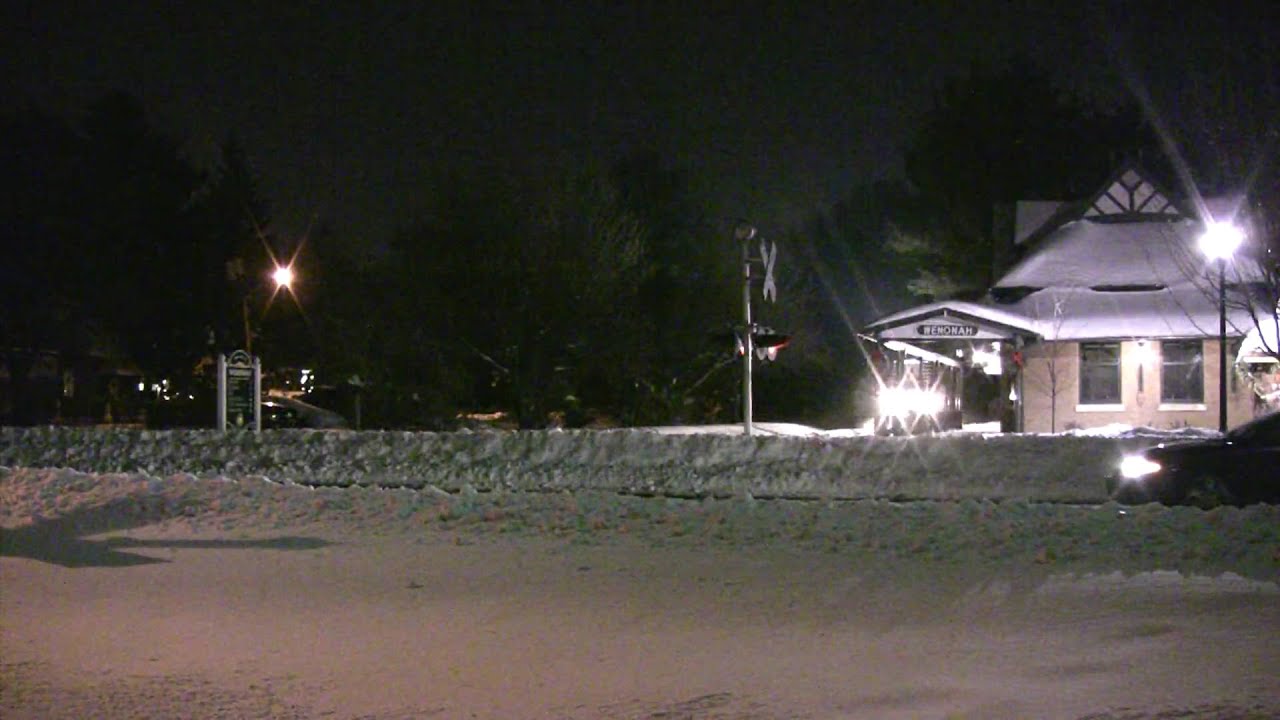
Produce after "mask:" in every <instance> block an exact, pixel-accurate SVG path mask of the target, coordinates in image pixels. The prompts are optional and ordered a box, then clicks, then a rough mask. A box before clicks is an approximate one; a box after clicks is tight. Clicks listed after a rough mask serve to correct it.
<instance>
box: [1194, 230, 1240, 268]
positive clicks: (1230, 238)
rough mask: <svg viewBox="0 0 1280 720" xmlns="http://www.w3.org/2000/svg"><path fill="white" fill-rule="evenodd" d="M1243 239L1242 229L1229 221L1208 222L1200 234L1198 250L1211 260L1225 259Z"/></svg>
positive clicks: (1233, 252)
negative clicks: (1207, 225)
mask: <svg viewBox="0 0 1280 720" xmlns="http://www.w3.org/2000/svg"><path fill="white" fill-rule="evenodd" d="M1243 241H1244V231H1243V230H1241V229H1240V228H1238V227H1236V226H1235V225H1232V224H1231V223H1210V224H1209V227H1208V228H1206V229H1205V231H1204V234H1203V235H1201V236H1200V250H1201V251H1202V252H1203V253H1204V254H1205V255H1207V256H1208V257H1209V258H1210V259H1211V260H1226V259H1227V258H1229V257H1231V256H1232V255H1233V254H1235V251H1236V248H1238V247H1240V243H1241V242H1243Z"/></svg>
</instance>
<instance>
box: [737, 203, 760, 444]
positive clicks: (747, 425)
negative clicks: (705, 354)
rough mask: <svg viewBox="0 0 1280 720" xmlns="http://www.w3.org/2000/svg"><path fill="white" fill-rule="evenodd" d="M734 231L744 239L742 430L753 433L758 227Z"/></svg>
mask: <svg viewBox="0 0 1280 720" xmlns="http://www.w3.org/2000/svg"><path fill="white" fill-rule="evenodd" d="M733 232H734V236H735V237H737V238H738V239H739V240H741V241H742V430H743V432H744V433H746V434H747V435H751V353H752V351H753V348H752V345H753V343H752V338H751V239H752V238H754V237H755V236H756V229H755V228H754V227H751V226H750V225H747V224H745V223H739V224H738V226H737V228H735V229H734V231H733Z"/></svg>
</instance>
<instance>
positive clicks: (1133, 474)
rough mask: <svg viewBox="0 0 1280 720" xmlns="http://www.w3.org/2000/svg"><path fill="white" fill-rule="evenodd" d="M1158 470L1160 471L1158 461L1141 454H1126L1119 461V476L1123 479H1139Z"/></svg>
mask: <svg viewBox="0 0 1280 720" xmlns="http://www.w3.org/2000/svg"><path fill="white" fill-rule="evenodd" d="M1158 472H1160V463H1158V462H1155V461H1153V460H1148V459H1147V458H1145V457H1143V456H1142V455H1127V456H1125V458H1124V459H1123V460H1121V461H1120V477H1122V478H1124V479H1125V480H1139V479H1141V478H1144V477H1146V476H1148V475H1151V474H1153V473H1158Z"/></svg>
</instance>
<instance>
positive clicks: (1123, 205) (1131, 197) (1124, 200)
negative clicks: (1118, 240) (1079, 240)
mask: <svg viewBox="0 0 1280 720" xmlns="http://www.w3.org/2000/svg"><path fill="white" fill-rule="evenodd" d="M1083 216H1084V217H1091V218H1099V219H1107V220H1126V221H1133V220H1141V219H1153V218H1179V217H1186V216H1187V213H1184V212H1183V211H1182V210H1181V209H1180V208H1179V207H1178V206H1177V205H1175V204H1174V202H1173V200H1172V199H1171V196H1170V195H1169V193H1167V192H1165V191H1164V190H1161V189H1160V187H1159V186H1158V185H1157V184H1156V183H1155V182H1154V181H1152V180H1150V179H1148V178H1147V176H1146V174H1145V173H1143V172H1140V171H1139V170H1138V169H1137V167H1136V166H1135V165H1133V164H1129V165H1126V166H1124V167H1122V168H1121V169H1120V170H1119V171H1117V172H1116V174H1115V175H1113V176H1112V177H1111V180H1110V181H1109V182H1108V183H1107V184H1106V185H1104V186H1103V187H1102V190H1100V191H1099V192H1098V194H1097V195H1094V196H1093V198H1092V199H1091V200H1089V202H1087V203H1086V204H1085V209H1084V213H1083Z"/></svg>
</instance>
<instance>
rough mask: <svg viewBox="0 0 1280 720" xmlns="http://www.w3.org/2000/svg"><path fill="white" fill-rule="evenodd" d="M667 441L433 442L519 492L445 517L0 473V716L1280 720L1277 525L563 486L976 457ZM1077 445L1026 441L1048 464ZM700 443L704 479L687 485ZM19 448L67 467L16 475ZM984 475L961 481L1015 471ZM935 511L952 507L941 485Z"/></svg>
mask: <svg viewBox="0 0 1280 720" xmlns="http://www.w3.org/2000/svg"><path fill="white" fill-rule="evenodd" d="M724 431H725V432H732V429H731V428H725V430H724ZM6 432H8V431H6ZM682 432H684V433H685V434H686V437H685V438H684V440H681V441H680V442H678V443H675V444H666V445H664V444H662V441H660V440H655V438H660V437H661V433H658V432H656V431H631V432H619V431H611V432H609V433H603V434H602V435H605V436H606V437H604V438H587V437H586V436H576V437H575V435H576V434H575V433H545V434H529V435H524V436H523V437H519V435H520V434H515V433H509V434H495V435H492V436H489V435H488V434H485V433H475V434H473V437H479V438H480V439H481V440H482V441H483V442H484V443H488V445H485V446H484V447H482V448H477V446H475V445H474V444H458V445H449V443H450V442H457V443H467V442H469V441H468V440H466V439H464V440H452V439H449V438H431V439H430V442H434V443H436V445H433V446H432V447H433V448H435V449H437V450H440V449H442V448H443V449H453V450H455V451H457V450H458V448H467V449H468V450H467V452H468V453H470V454H463V455H461V456H458V455H455V456H451V459H452V460H453V461H454V462H457V463H458V464H459V465H463V466H467V465H475V464H477V463H479V462H480V460H477V458H488V459H485V460H484V461H483V462H484V463H487V464H488V466H492V467H493V468H498V467H502V468H505V472H508V473H510V474H511V475H512V480H511V482H507V483H493V484H492V485H490V486H487V487H480V486H477V485H474V484H471V483H469V482H463V483H462V484H461V485H460V486H459V487H457V488H456V489H454V490H453V491H446V490H444V489H441V488H440V487H439V486H436V485H434V484H432V483H418V485H419V487H416V488H397V489H384V488H377V487H348V488H343V487H335V486H320V487H312V486H307V485H300V484H295V483H293V482H291V481H288V480H285V481H280V480H278V479H272V478H271V473H264V472H258V471H259V470H261V468H262V467H263V466H265V464H266V462H267V461H266V460H264V459H257V460H252V461H251V462H255V463H258V464H257V465H253V466H252V470H254V471H255V472H247V473H243V474H241V473H237V472H235V471H234V466H233V467H232V468H231V471H230V472H227V471H226V468H225V467H223V471H222V472H214V471H212V470H211V469H210V467H211V466H212V465H213V464H214V462H215V460H214V458H213V454H212V451H211V450H209V449H208V448H204V449H200V447H198V446H199V443H198V442H196V443H192V444H193V445H196V446H197V447H196V448H195V450H194V451H193V456H194V457H196V458H197V460H196V464H198V463H201V462H203V463H206V464H205V465H203V466H201V468H199V469H200V474H194V473H191V472H184V471H175V472H164V473H162V472H151V471H148V472H138V471H132V472H108V473H86V472H81V471H79V470H74V469H68V468H67V467H66V466H68V465H74V464H76V459H77V458H79V459H80V460H79V461H80V462H83V461H84V459H85V458H97V459H96V460H94V461H95V462H98V461H99V460H100V458H102V457H115V458H137V457H143V458H149V460H148V461H147V462H149V463H150V464H151V465H152V466H153V467H156V468H160V467H163V466H165V464H166V463H169V462H172V460H171V459H170V458H171V457H172V455H171V454H170V453H171V450H170V449H169V444H170V443H169V438H165V437H161V438H160V439H159V440H156V439H150V440H146V441H144V439H143V437H142V436H141V435H139V436H136V437H135V438H134V441H133V442H132V444H131V445H129V446H128V447H124V446H122V445H117V444H116V443H118V442H119V441H118V440H111V441H110V442H106V443H105V444H104V445H102V446H100V447H99V449H97V450H93V451H87V450H83V449H82V448H73V447H71V446H70V445H69V444H65V443H64V444H57V443H63V441H64V440H65V438H64V436H62V435H58V434H56V433H52V432H51V433H50V434H49V435H48V437H52V438H54V440H56V441H57V443H55V445H56V448H57V449H54V450H50V449H40V448H33V447H25V448H23V449H22V450H21V451H17V450H15V449H14V448H13V446H12V445H10V446H8V447H7V448H3V447H0V451H2V452H4V453H5V455H3V457H5V458H6V459H7V462H9V463H11V465H10V467H7V468H4V469H0V527H3V529H4V530H3V539H2V541H0V549H2V551H0V716H3V717H5V718H37V717H40V718H45V717H50V718H59V717H61V718H72V717H90V716H92V717H103V718H125V717H142V716H150V717H197V718H200V717H208V718H213V717H262V718H267V717H284V718H304V717H334V718H376V719H378V720H393V719H397V720H398V719H403V718H412V717H450V718H452V717H481V718H483V717H495V718H544V717H545V718H552V717H554V718H571V719H578V718H582V719H584V720H585V719H586V718H618V719H621V718H656V717H682V718H731V717H732V718H745V719H748V720H749V719H752V718H756V719H760V720H764V719H766V718H799V717H805V718H827V717H833V718H834V717H840V718H863V717H865V718H917V717H923V718H979V717H981V718H1025V717H1036V718H1071V719H1074V718H1085V717H1089V718H1095V719H1097V720H1101V719H1103V718H1115V719H1119V718H1126V719H1131V720H1137V719H1140V718H1155V717H1188V718H1218V719H1219V720H1226V719H1227V718H1270V717H1280V680H1278V679H1277V676H1276V674H1275V672H1274V669H1275V667H1276V666H1277V663H1278V662H1280V643H1277V642H1276V640H1277V639H1278V638H1280V508H1276V507H1271V506H1258V507H1251V508H1245V509H1236V508H1222V509H1217V510H1213V511H1210V512H1203V511H1199V510H1195V509H1190V508H1163V507H1157V506H1146V507H1136V508H1124V507H1120V506H1118V505H1115V504H1112V503H1101V504H1093V505H1089V504H1053V503H1043V502H1038V501H1035V500H1030V499H1026V498H1022V499H1018V498H1015V497H1009V496H1006V497H1005V499H1003V500H1001V501H999V502H994V501H991V500H987V499H982V498H980V497H976V496H974V495H972V494H967V492H954V491H949V492H948V493H938V496H940V497H952V498H954V499H951V500H946V501H937V500H931V501H913V502H892V501H889V500H887V499H884V498H876V497H867V498H863V499H854V500H838V499H832V498H831V497H826V498H823V497H821V496H815V497H816V499H812V500H765V499H760V498H759V497H757V495H756V494H754V493H752V492H751V491H750V489H748V488H743V487H742V486H739V490H738V491H737V492H735V493H733V494H730V495H727V496H724V497H715V496H710V497H702V498H699V499H679V498H674V497H662V496H655V497H641V496H638V495H635V494H628V493H619V492H617V491H616V490H612V489H590V487H589V484H588V483H587V482H584V481H581V480H579V479H575V478H574V477H572V475H573V473H575V472H585V471H584V470H583V468H588V469H590V468H596V467H601V466H609V465H610V464H611V463H610V458H609V457H608V456H607V454H605V451H606V450H607V449H609V448H614V449H616V450H619V451H620V452H622V453H623V455H624V457H623V463H622V464H623V466H624V467H630V468H635V467H639V460H638V459H637V458H634V457H633V458H630V459H628V458H627V457H626V455H625V454H626V453H638V452H639V451H638V450H637V448H649V449H650V450H653V449H654V448H658V449H664V452H666V455H664V456H661V457H660V458H659V459H658V460H656V461H655V462H656V463H657V464H658V465H661V466H664V467H667V473H668V475H669V476H672V477H683V476H695V475H698V474H700V473H704V474H708V473H709V474H711V475H714V476H716V477H722V476H731V477H732V476H733V475H732V473H731V472H730V471H729V470H727V468H729V467H731V466H732V464H733V462H734V461H735V458H737V461H738V462H749V458H752V457H755V458H760V459H761V460H762V461H764V462H771V463H774V465H771V467H777V466H778V464H781V463H785V462H800V463H802V464H803V466H804V468H805V471H804V472H805V473H814V474H817V475H819V476H820V477H822V478H824V479H826V478H828V477H829V476H828V475H823V474H822V473H817V471H815V470H814V468H821V467H823V465H821V463H820V462H817V461H815V458H821V457H823V456H825V455H830V454H836V455H839V454H842V453H845V452H849V450H848V448H844V447H842V446H841V445H840V443H841V442H865V443H867V444H866V445H860V446H858V449H859V450H865V449H867V448H871V447H873V445H872V443H873V442H874V443H875V444H877V445H879V444H883V445H885V446H892V447H895V448H898V449H899V450H900V454H901V455H904V456H910V457H917V458H920V457H925V458H928V457H930V452H933V453H934V454H935V455H937V454H940V453H943V452H945V451H950V452H952V453H953V455H954V457H965V458H969V457H971V455H970V453H971V452H973V451H972V450H970V449H964V450H962V451H955V450H953V449H952V448H954V447H957V445H948V444H946V443H948V442H952V443H957V442H958V443H977V445H976V446H977V447H983V445H981V443H982V442H984V441H983V439H982V438H981V437H980V436H979V437H968V438H952V439H948V438H932V439H931V438H922V439H916V440H922V441H923V442H920V443H918V445H919V446H920V447H921V448H924V449H921V450H920V452H919V453H916V451H915V450H912V449H910V448H911V445H909V444H906V443H910V442H913V441H909V440H901V439H890V440H885V439H880V438H877V439H872V438H852V439H849V440H847V441H846V440H844V439H832V438H827V437H824V436H822V435H820V434H817V433H808V432H806V431H803V429H799V430H797V429H794V428H793V429H792V430H791V432H800V434H801V435H802V437H801V438H800V439H798V440H797V439H795V438H791V439H788V440H786V441H785V442H783V441H781V440H779V442H781V444H780V445H779V446H778V447H772V444H773V442H774V441H772V440H769V439H754V440H748V439H746V438H740V437H739V438H733V437H725V436H720V437H717V436H703V437H699V436H698V434H690V433H689V432H688V430H687V429H686V430H684V431H682ZM512 436H517V437H512ZM626 436H634V437H626ZM14 437H15V435H12V434H10V435H6V436H4V438H7V439H10V440H11V439H13V438H14ZM22 437H23V438H24V439H26V440H28V441H29V440H30V439H31V437H32V436H31V435H30V434H27V435H23V436H22ZM566 437H568V438H570V439H576V440H578V441H579V442H580V444H586V445H587V448H586V449H581V448H580V449H578V450H576V451H570V450H569V449H568V446H564V445H561V444H560V443H564V442H565V439H564V438H566ZM316 438H319V439H316ZM329 438H334V439H333V440H330V439H329ZM343 438H346V439H345V440H344V439H343ZM815 438H816V441H817V443H818V444H814V445H810V443H811V442H813V441H814V439H815ZM0 439H3V438H0ZM187 439H189V438H187ZM1158 439H1160V438H1159V437H1156V436H1154V435H1153V434H1152V433H1151V432H1149V431H1133V430H1130V429H1114V430H1113V431H1112V432H1110V433H1108V437H1107V438H1104V440H1105V441H1106V442H1111V443H1124V442H1135V443H1150V442H1154V441H1156V440H1158ZM196 440H200V441H205V440H207V441H208V442H213V441H212V440H209V439H207V438H202V437H197V438H196ZM258 440H260V439H253V438H250V439H246V440H244V441H243V442H244V443H245V444H246V445H245V448H247V449H249V450H252V452H249V453H246V455H247V456H248V457H250V458H257V457H259V455H260V454H261V453H262V448H263V447H264V445H262V444H259V442H257V441H258ZM584 440H590V441H591V442H586V443H582V441H584ZM996 440H997V439H996V438H989V439H988V441H996ZM1097 440H1098V439H1097V438H1078V437H1070V436H1060V437H1054V438H1041V439H1032V440H1031V441H1032V442H1035V443H1037V444H1040V443H1043V444H1045V445H1049V444H1058V445H1059V446H1060V447H1059V448H1058V449H1057V451H1056V454H1054V455H1052V457H1054V458H1057V459H1058V461H1065V462H1071V458H1070V455H1069V452H1071V451H1074V452H1081V453H1087V452H1096V451H1097V448H1098V445H1096V444H1091V443H1094V442H1095V441H1097ZM286 441H287V442H292V443H298V444H303V443H307V442H312V443H336V444H337V446H338V447H345V448H346V449H345V450H344V454H343V455H342V457H344V458H352V457H361V458H365V460H366V462H367V459H368V458H370V457H377V452H376V451H375V448H376V447H377V446H378V445H380V444H383V445H395V447H397V448H404V447H410V448H412V447H419V448H420V447H422V446H423V445H422V444H421V443H425V442H427V440H424V439H416V438H404V437H400V434H378V433H374V434H369V437H368V438H365V439H364V440H360V441H358V442H357V441H356V440H353V439H352V438H351V435H331V434H296V435H287V436H286V435H280V436H276V437H273V438H270V439H269V442H268V443H267V444H266V445H265V447H268V448H269V451H268V452H266V453H265V454H266V455H267V456H268V457H270V456H271V454H272V453H273V452H275V453H277V456H283V457H286V458H295V459H296V458H297V457H300V456H296V455H289V454H288V453H287V452H285V451H283V450H278V449H277V446H278V445H282V444H283V443H285V442H286ZM148 442H149V443H150V445H147V443H148ZM343 442H347V443H352V442H356V446H355V447H356V449H352V446H350V445H346V446H344V445H342V443H343ZM520 442H523V443H524V444H523V445H519V443H520ZM405 443H408V445H407V446H406V445H405ZM931 443H932V445H931ZM690 444H692V446H690ZM797 445H798V446H799V447H800V448H801V449H799V450H797V449H796V448H795V447H792V446H797ZM824 445H829V446H830V447H831V448H832V449H830V450H823V449H822V448H823V446H824ZM1013 446H1014V445H1013V444H1011V443H1006V444H1004V445H1003V447H1013ZM103 447H105V450H104V449H103ZM148 447H150V448H154V454H153V455H151V456H148V455H147V454H146V451H145V450H146V448H148ZM495 447H496V448H498V449H501V450H502V451H503V452H506V453H508V454H509V457H508V459H507V461H506V462H505V464H504V463H499V462H498V461H497V460H494V459H493V457H492V454H493V453H496V452H497V449H495ZM930 447H932V448H933V449H932V450H929V449H928V448H930ZM1108 447H1114V445H1112V446H1108ZM140 448H141V449H140ZM904 448H905V449H904ZM940 448H941V449H940ZM695 449H700V450H703V451H705V452H707V453H709V454H710V455H712V456H714V457H715V458H717V459H716V460H715V462H709V461H707V462H702V463H696V462H693V461H692V460H690V459H689V455H688V453H691V452H693V451H694V450H695ZM19 452H25V453H28V456H38V457H49V456H51V455H53V454H56V453H57V452H64V455H63V457H65V458H66V459H67V460H66V461H63V462H61V463H53V462H49V463H46V464H47V465H62V466H63V467H41V466H33V465H32V464H30V463H13V461H12V459H11V458H13V457H14V456H16V455H18V454H19ZM201 453H205V454H204V455H202V454H201ZM280 453H283V455H280ZM575 453H577V454H575ZM716 453H719V454H718V455H716ZM810 453H813V455H811V454H810ZM867 453H868V455H870V454H873V453H874V451H872V450H867ZM744 454H745V455H744ZM202 457H203V458H204V459H203V460H202V459H200V458H202ZM565 457H570V458H574V457H576V458H578V462H577V463H576V464H575V463H566V465H565V469H564V470H563V471H562V474H561V475H560V476H559V478H560V479H559V482H558V483H556V484H553V485H550V486H545V487H537V488H530V490H528V491H523V490H516V489H512V488H519V487H522V484H521V482H520V479H519V478H520V473H521V472H523V471H524V470H525V469H531V470H530V472H531V474H532V475H533V476H535V477H537V478H547V477H556V476H554V475H553V474H550V473H549V472H548V470H547V466H548V465H549V462H548V458H565ZM886 457H887V456H886ZM788 458H789V460H788ZM1063 458H1066V460H1063ZM446 459H448V458H446ZM1076 460H1077V462H1084V461H1085V458H1084V457H1083V456H1081V457H1078V458H1077V459H1076ZM129 461H130V462H134V460H129ZM917 461H918V462H919V460H917ZM934 461H935V462H938V461H937V459H936V457H935V458H934ZM953 461H954V458H953V460H952V462H953ZM217 462H224V460H217ZM440 462H441V463H443V462H444V460H441V461H440ZM899 462H910V461H908V460H899ZM1002 462H1004V461H1002V460H1000V459H999V458H997V457H994V456H993V457H992V458H991V459H990V460H989V463H990V464H992V465H995V466H997V467H996V470H990V469H988V470H987V471H983V472H975V474H976V475H978V476H979V477H985V476H987V474H988V473H990V474H991V475H993V476H994V475H998V474H1000V472H1002V471H1003V472H1007V473H1009V474H1014V473H1016V472H1025V469H1014V468H1005V467H1003V466H1002ZM863 463H864V464H865V465H866V466H867V467H876V465H875V464H874V463H870V462H869V461H867V460H865V459H864V460H863ZM390 465H393V463H391V462H387V463H384V467H385V466H390ZM833 465H834V466H836V467H839V468H842V469H843V471H844V472H851V471H852V470H851V469H850V468H852V467H855V466H852V465H849V464H848V463H846V462H845V461H840V462H838V463H833ZM326 467H328V466H326ZM366 470H368V468H366ZM375 472H376V469H375ZM275 474H276V475H277V478H278V477H279V476H280V473H275ZM726 474H727V475H726ZM803 474H804V473H800V475H803ZM476 476H481V477H490V476H489V475H477V474H475V473H473V474H470V475H466V477H476ZM434 477H450V475H448V473H444V472H439V473H438V474H437V475H435V476H434ZM452 477H454V478H455V479H456V477H457V475H453V476H452ZM611 477H612V476H611ZM738 477H755V476H754V475H751V474H750V473H747V474H745V475H743V476H738ZM989 484H990V483H989V481H988V480H979V481H978V482H977V483H974V484H973V485H974V486H975V487H977V488H979V489H981V488H983V487H987V486H989ZM949 486H950V487H952V488H955V487H965V486H967V479H966V477H965V475H964V474H963V470H957V474H956V476H955V477H953V478H951V479H950V481H949ZM778 487H781V486H780V485H779V486H778ZM848 487H866V485H857V484H851V485H848ZM567 488H573V490H572V491H570V490H569V489H567ZM762 494H763V493H762ZM1162 713H1163V714H1162ZM1171 713H1172V714H1171Z"/></svg>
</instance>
